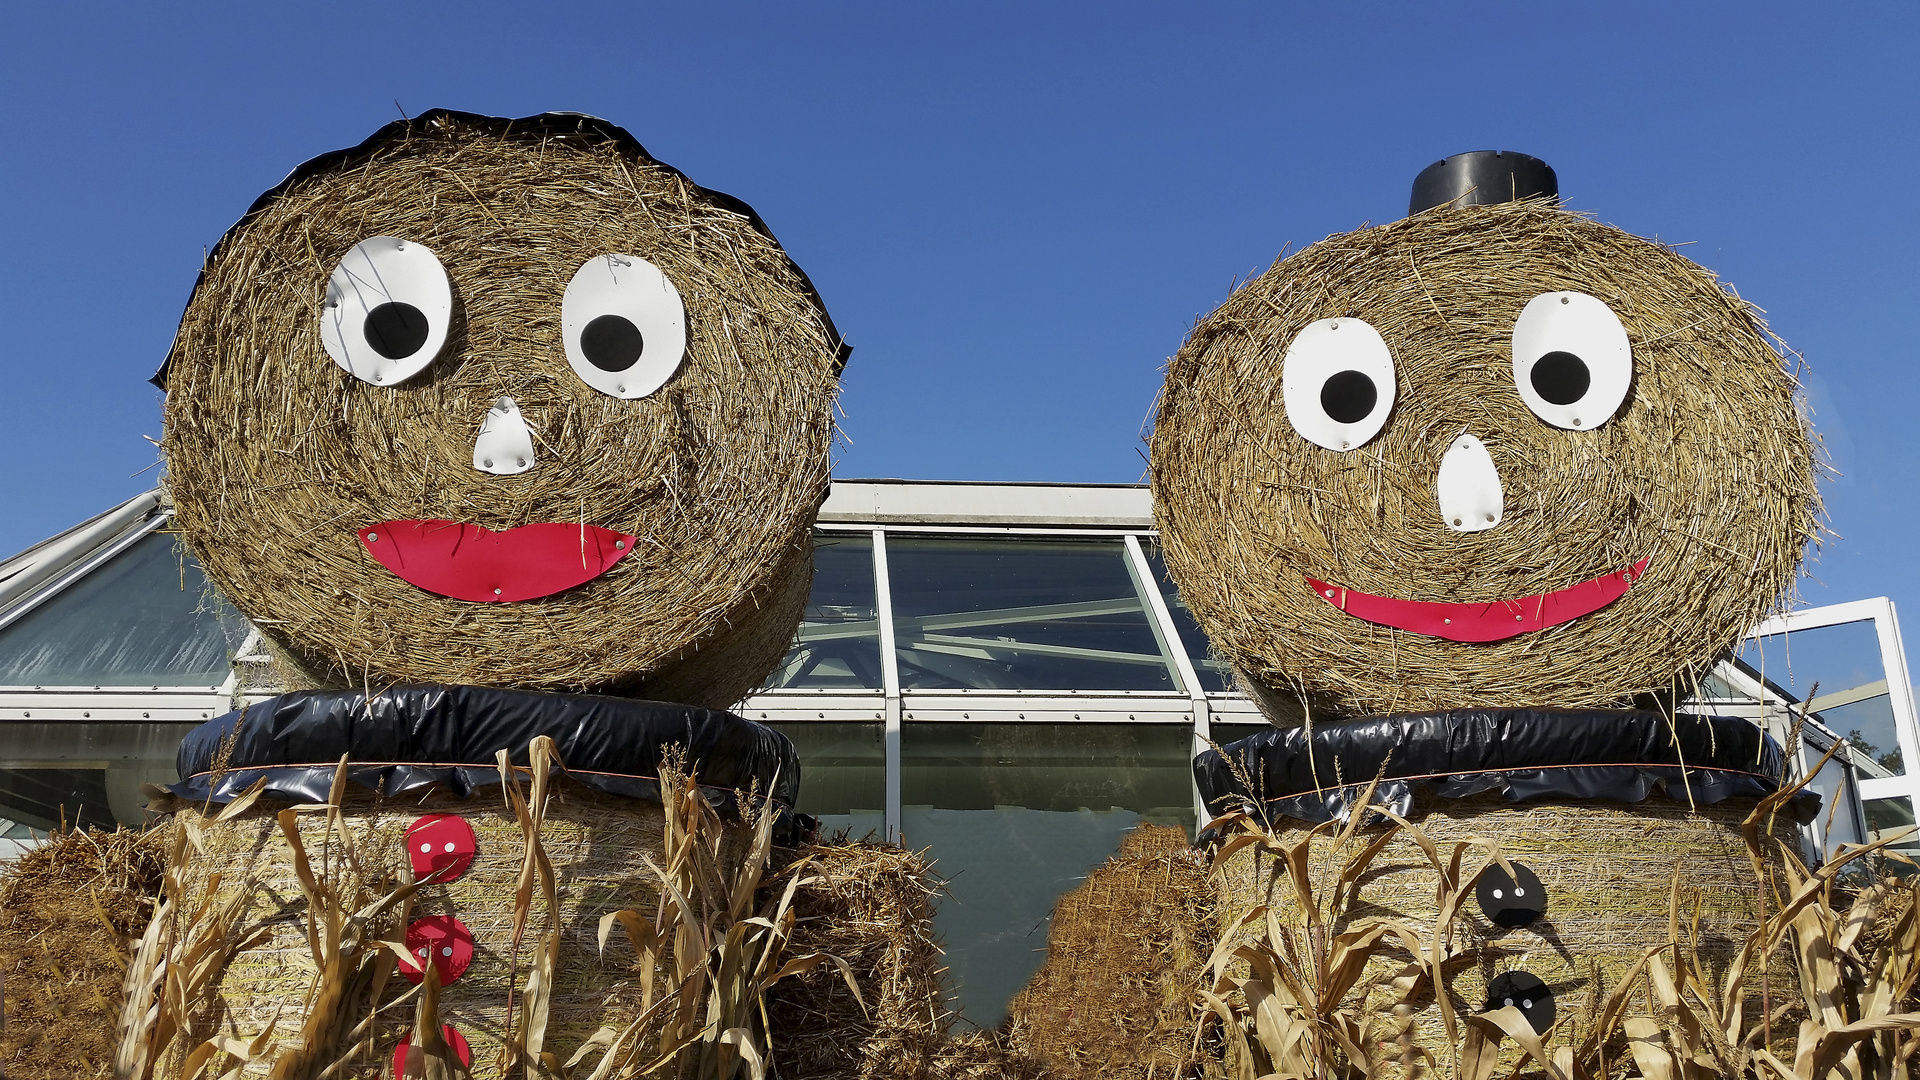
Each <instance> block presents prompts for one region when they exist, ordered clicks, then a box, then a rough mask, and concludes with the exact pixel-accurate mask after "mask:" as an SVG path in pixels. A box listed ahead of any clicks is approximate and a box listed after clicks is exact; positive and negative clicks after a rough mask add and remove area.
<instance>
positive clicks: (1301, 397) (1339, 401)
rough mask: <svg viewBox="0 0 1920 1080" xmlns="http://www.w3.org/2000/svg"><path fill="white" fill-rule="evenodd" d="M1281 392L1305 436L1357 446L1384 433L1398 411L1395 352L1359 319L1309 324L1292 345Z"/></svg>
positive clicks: (1335, 445)
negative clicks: (1394, 369)
mask: <svg viewBox="0 0 1920 1080" xmlns="http://www.w3.org/2000/svg"><path fill="white" fill-rule="evenodd" d="M1280 391H1281V394H1282V396H1283V397H1284V399H1285V401H1286V405H1287V422H1288V423H1291V424H1292V425H1293V430H1295V431H1297V432H1299V433H1300V435H1301V437H1302V438H1304V439H1306V440H1307V441H1308V442H1310V443H1313V444H1314V445H1315V446H1324V447H1326V448H1327V449H1329V450H1351V449H1353V448H1354V447H1356V446H1361V445H1363V444H1365V443H1366V442H1367V441H1368V440H1370V439H1372V438H1373V437H1374V436H1375V435H1378V434H1380V429H1381V428H1382V427H1384V426H1385V425H1386V422H1387V414H1388V413H1390V412H1392V411H1393V394H1394V379H1393V354H1392V353H1390V352H1388V351H1387V343H1386V342H1385V341H1382V340H1381V338H1380V332H1379V331H1377V330H1375V329H1374V328H1373V327H1371V326H1368V325H1367V324H1366V323H1364V322H1361V321H1360V320H1359V319H1321V320H1319V321H1318V322H1313V323H1308V324H1307V325H1306V327H1305V328H1304V329H1302V330H1301V331H1300V333H1299V334H1297V335H1295V336H1294V339H1293V344H1291V345H1289V346H1287V355H1286V359H1285V360H1283V361H1281V365H1280Z"/></svg>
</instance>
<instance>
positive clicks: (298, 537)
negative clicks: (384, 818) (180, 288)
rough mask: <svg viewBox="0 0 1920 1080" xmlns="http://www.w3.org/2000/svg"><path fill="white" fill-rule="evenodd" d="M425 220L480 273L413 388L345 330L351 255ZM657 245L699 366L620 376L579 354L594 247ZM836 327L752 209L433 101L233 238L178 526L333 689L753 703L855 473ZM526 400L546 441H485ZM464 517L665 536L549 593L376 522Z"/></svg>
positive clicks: (423, 236) (176, 393) (191, 397)
mask: <svg viewBox="0 0 1920 1080" xmlns="http://www.w3.org/2000/svg"><path fill="white" fill-rule="evenodd" d="M382 234H385V235H393V236H398V237H401V238H403V239H407V240H410V241H412V242H416V243H419V244H424V245H425V246H427V247H428V248H430V249H431V250H432V251H433V252H434V254H435V255H437V256H438V258H439V260H440V262H441V264H442V265H443V266H444V267H445V268H446V271H447V274H448V277H449V279H450V281H451V283H452V287H453V293H454V313H453V318H452V326H451V331H450V334H449V337H448V344H447V346H446V348H445V350H444V351H443V353H442V354H441V355H440V357H439V358H438V359H436V360H435V361H434V362H433V363H432V364H431V365H429V366H428V368H427V369H426V370H425V371H423V372H421V373H420V374H419V375H417V376H415V377H413V378H412V379H410V380H407V381H406V382H404V383H401V384H398V385H395V386H374V385H370V384H367V383H364V382H361V381H360V380H358V379H356V378H354V377H353V376H351V375H349V374H348V373H347V372H345V371H343V370H341V369H340V368H339V367H338V366H337V365H335V364H334V362H333V361H332V360H331V359H330V358H329V357H328V356H327V355H326V353H325V351H324V350H323V348H322V346H321V340H320V318H321V316H320V312H321V304H322V297H323V294H324V290H325V287H326V282H327V279H328V276H329V274H330V273H331V272H332V270H333V268H334V267H335V265H337V264H338V262H339V261H340V259H341V257H342V256H343V255H344V254H345V253H346V252H347V251H348V250H349V249H350V248H352V247H353V245H355V244H356V243H358V242H359V241H361V240H364V239H366V238H368V237H372V236H375V235H382ZM607 253H623V254H629V255H637V256H640V257H642V258H644V259H647V260H649V261H651V262H652V263H654V264H655V265H656V266H658V267H659V268H660V269H661V270H662V271H663V272H664V273H665V274H666V275H667V276H668V277H669V278H670V279H671V280H672V281H673V282H674V284H675V286H676V287H677V288H678V290H679V292H680V294H681V296H682V298H683V300H684V303H685V307H686V313H687V334H688V343H687V353H686V358H685V362H684V364H683V366H682V367H681V369H680V371H679V373H678V374H677V375H675V376H674V377H673V378H672V379H670V380H669V381H668V382H667V384H666V385H665V386H663V387H662V388H661V389H660V390H659V391H657V392H656V393H654V394H653V395H652V396H650V397H647V398H644V399H640V400H632V401H628V400H621V399H617V398H614V397H611V396H608V395H605V394H602V393H599V392H598V391H595V390H593V389H592V388H590V387H588V386H587V385H586V384H585V383H584V382H582V381H581V380H580V379H579V378H578V377H577V376H576V375H575V374H574V372H573V370H572V369H571V368H570V367H569V366H568V364H567V361H566V356H565V351H564V348H563V343H562V340H561V297H562V294H563V292H564V290H565V289H566V287H567V284H568V281H569V280H570V279H571V277H572V275H573V274H574V272H575V270H577V269H578V268H579V267H580V266H581V265H582V264H583V263H584V262H585V261H587V260H588V259H590V258H593V257H595V256H598V255H603V254H607ZM838 346H839V342H838V340H837V338H836V337H835V336H834V335H833V334H832V333H831V331H830V323H829V322H828V321H827V320H826V318H825V313H824V312H823V311H822V310H821V309H820V307H819V305H818V303H817V302H816V301H815V300H814V299H813V298H812V293H811V292H810V291H809V288H808V286H807V285H806V283H805V281H804V279H803V278H802V276H801V275H800V273H799V271H798V269H797V268H796V267H794V265H793V264H792V263H791V262H790V261H789V260H788V258H787V256H786V254H785V253H784V252H783V251H782V250H781V249H780V247H779V246H778V245H777V244H776V243H775V242H774V241H773V240H772V238H771V237H769V236H768V235H766V234H765V233H764V232H762V231H760V230H758V229H755V228H753V227H752V226H751V224H750V223H749V220H748V218H746V217H744V216H743V215H742V214H741V213H739V212H737V211H735V210H731V209H727V208H725V207H722V206H720V205H716V204H715V203H714V202H713V201H712V200H710V199H708V198H706V197H705V196H704V195H703V194H702V193H700V192H699V191H698V190H697V189H695V188H694V187H693V186H692V185H690V184H688V183H687V182H686V181H685V180H683V179H681V178H680V177H679V176H677V175H676V174H674V173H672V172H671V171H670V170H668V169H666V168H664V167H662V166H659V165H657V164H656V163H654V162H652V161H650V160H646V159H644V158H641V157H639V156H638V155H636V154H633V153H630V152H628V151H625V150H622V149H620V148H619V147H618V146H616V145H614V144H612V143H609V142H606V141H604V140H601V139H598V138H597V137H593V136H589V135H586V134H581V135H574V136H569V137H559V136H553V135H541V134H538V133H531V134H529V133H516V132H514V131H513V130H512V129H511V127H510V125H508V124H507V123H506V122H505V121H502V122H499V123H497V124H494V123H474V122H466V121H458V120H453V119H447V118H441V119H439V120H436V121H435V122H433V123H432V124H427V125H417V126H415V127H413V128H412V129H410V130H409V131H407V132H406V133H405V134H403V135H402V136H401V137H398V138H396V140H394V141H392V142H390V143H388V144H385V145H383V146H379V147H376V148H374V149H373V150H372V151H371V152H370V153H369V154H368V155H366V156H364V157H363V158H360V159H355V160H351V161H349V162H347V163H345V164H342V165H341V166H340V167H339V168H336V169H335V170H333V171H330V172H322V173H320V174H318V175H314V176H311V177H308V178H306V179H304V180H302V181H300V182H298V183H296V184H294V185H292V186H291V187H290V188H288V189H287V190H286V191H284V192H283V193H282V194H280V195H279V196H278V197H277V198H276V199H274V200H272V201H271V202H269V203H268V204H267V205H266V206H265V207H264V208H263V209H262V210H261V211H260V212H259V213H258V214H256V215H254V216H252V217H250V218H249V219H248V220H246V221H245V222H244V223H243V224H241V225H240V226H238V227H237V228H236V230H235V231H234V233H232V234H231V235H229V236H228V237H227V239H226V240H225V241H223V243H222V245H221V247H220V249H219V250H218V252H217V253H216V255H215V257H214V258H213V260H212V261H211V262H210V263H209V265H208V266H207V267H206V269H205V277H204V279H203V281H202V283H201V285H200V287H199V289H198V290H197V291H196V293H195V295H194V298H193V301H192V303H191V304H190V306H189V307H188V309H187V311H186V314H185V316H184V317H183V319H182V323H181V327H180V332H179V336H178V338H177V340H176V343H175V346H174V350H173V353H172V355H171V357H170V359H169V366H168V369H167V372H168V373H167V404H166V438H165V443H164V445H165V449H166V454H167V460H168V464H169V480H168V486H169V488H170V490H171V492H172V496H173V499H174V503H175V506H176V507H177V513H178V518H177V519H178V521H179V524H180V526H181V528H182V530H183V531H184V533H185V535H186V538H187V541H188V543H189V544H190V545H191V547H192V548H193V549H194V552H195V554H196V555H197V556H198V557H199V558H200V560H201V562H202V564H203V565H204V566H205V567H206V569H207V572H208V575H209V576H210V577H211V578H212V580H213V581H214V582H215V584H217V585H218V587H219V588H220V590H221V591H222V592H223V593H224V594H225V595H226V596H227V597H228V598H230V599H231V600H232V601H233V603H234V604H235V606H236V607H238V608H239V609H240V610H241V611H243V612H244V613H246V614H247V615H248V616H249V617H250V618H252V619H253V620H254V622H255V623H256V624H257V625H258V626H259V627H260V628H261V630H262V631H263V633H265V634H266V635H267V636H268V637H269V638H270V639H272V641H273V642H274V644H276V645H277V646H278V647H279V650H280V651H281V652H282V653H283V659H284V660H286V661H287V662H288V663H289V665H290V667H291V670H292V673H293V674H294V675H295V682H297V683H303V684H307V685H316V686H343V685H353V686H360V685H364V684H374V685H384V684H389V683H395V682H403V681H439V682H459V683H471V684H477V685H488V686H514V687H525V688H531V689H554V690H570V691H582V690H597V691H603V692H615V693H629V694H633V695H636V696H651V697H658V698H664V699H669V700H678V701H684V702H687V703H689V704H698V705H706V706H712V707H724V706H727V705H730V704H732V703H733V702H735V701H737V700H739V699H740V698H741V697H743V696H744V695H745V694H746V693H748V692H749V691H751V690H752V689H753V688H754V687H756V686H757V685H758V684H759V683H760V682H761V681H762V679H764V677H765V676H766V674H767V672H769V671H770V670H771V669H772V667H773V665H774V664H775V663H776V662H777V661H778V659H779V657H780V656H781V655H782V654H783V653H784V651H785V649H786V646H787V644H788V642H789V641H790V639H791V637H792V634H793V630H794V627H795V625H796V624H797V622H798V619H799V615H800V611H801V608H802V606H803V605H804V603H805V598H806V593H807V588H808V583H809V580H810V576H811V575H810V570H811V548H810V544H809V537H808V529H809V527H810V525H811V523H812V520H813V515H814V512H815V511H816V510H817V508H818V506H819V504H820V501H821V500H822V499H823V498H824V497H825V495H826V490H827V488H826V485H827V473H828V451H829V444H830V440H831V437H832V405H833V395H834V392H835V389H836V386H837V357H836V350H837V348H838ZM502 396H506V397H511V398H513V400H514V401H515V402H516V403H517V404H518V407H519V409H520V411H521V413H522V414H523V416H524V417H525V418H526V421H527V423H528V425H529V427H530V428H531V429H532V431H533V434H534V444H535V453H536V459H537V464H536V465H535V466H534V467H533V468H532V469H531V470H530V471H528V472H526V473H523V474H520V475H517V476H506V477H502V476H493V475H489V474H486V473H483V472H480V471H479V470H477V469H475V468H474V466H473V463H472V453H473V445H474V438H475V436H476V434H477V433H478V431H479V429H480V424H481V422H482V419H483V417H484V416H485V415H486V412H487V409H488V407H489V406H490V405H491V404H492V403H493V402H494V401H495V400H496V399H498V398H500V397H502ZM389 520H449V521H456V522H463V523H471V524H476V525H480V526H484V527H486V528H488V529H492V530H496V531H501V530H506V529H509V528H513V527H515V526H519V525H524V524H530V523H541V522H558V523H567V524H572V523H581V524H586V525H596V526H601V527H604V528H608V529H613V530H617V531H620V532H626V533H631V534H634V535H636V536H638V537H639V539H638V541H637V542H636V543H635V545H634V550H632V551H631V552H630V553H628V554H627V555H625V556H624V557H623V558H622V559H621V560H620V561H619V562H618V563H616V564H615V565H614V566H613V567H612V568H611V569H610V570H609V571H608V572H607V573H606V574H604V575H602V576H601V577H599V578H597V579H595V580H592V581H589V582H588V583H586V584H585V585H581V586H579V587H577V588H574V589H572V590H569V591H567V592H563V593H559V594H556V595H553V596H548V597H545V598H541V599H535V600H527V601H521V602H517V603H510V604H481V603H469V602H465V601H459V600H453V599H449V598H446V597H442V596H438V595H434V594H432V593H428V592H426V591H424V590H421V589H418V588H415V587H414V586H412V585H410V584H407V583H406V582H405V581H402V580H401V579H399V578H398V577H396V576H394V575H393V574H392V573H389V572H388V571H387V570H386V569H385V568H384V567H382V566H381V565H380V564H378V563H377V562H375V561H374V560H373V559H372V558H371V557H370V556H369V555H368V554H367V552H366V551H365V550H364V549H363V548H362V547H361V545H360V543H359V541H358V539H357V538H356V535H355V531H354V530H355V529H356V528H358V527H362V526H365V525H369V524H374V523H378V522H382V521H389Z"/></svg>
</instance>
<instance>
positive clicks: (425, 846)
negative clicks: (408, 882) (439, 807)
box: [407, 814, 479, 885]
mask: <svg viewBox="0 0 1920 1080" xmlns="http://www.w3.org/2000/svg"><path fill="white" fill-rule="evenodd" d="M478 850H479V845H478V844H477V843H476V842H475V841H474V838H473V826H472V825H469V824H467V819H465V818H463V817H461V816H460V815H458V814H428V815H426V816H425V817H422V818H420V819H419V820H418V821H415V822H414V823H413V824H411V825H409V826H407V857H408V859H409V860H410V861H411V862H412V863H413V879H414V880H415V881H424V880H426V879H427V878H428V877H432V878H433V880H434V881H436V882H439V883H440V884H443V885H444V884H446V883H447V882H449V881H452V880H454V879H455V878H458V877H459V876H460V875H462V874H464V873H466V872H467V868H468V867H470V866H472V865H473V857H474V855H475V854H476V853H477V852H478Z"/></svg>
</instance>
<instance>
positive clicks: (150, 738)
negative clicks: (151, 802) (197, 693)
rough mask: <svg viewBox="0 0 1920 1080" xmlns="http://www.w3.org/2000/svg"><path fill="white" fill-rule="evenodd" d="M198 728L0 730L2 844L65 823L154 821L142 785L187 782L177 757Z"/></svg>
mask: <svg viewBox="0 0 1920 1080" xmlns="http://www.w3.org/2000/svg"><path fill="white" fill-rule="evenodd" d="M194 727H195V725H193V724H154V723H146V724H140V723H85V722H81V723H74V722H64V723H52V724H33V723H20V724H4V725H0V839H21V838H23V837H25V835H26V831H27V830H28V829H34V830H38V831H40V832H46V831H47V830H49V829H52V828H53V827H54V826H56V825H58V824H59V823H60V822H61V821H65V822H66V823H68V824H69V825H72V824H79V825H82V826H92V827H99V828H106V829H111V828H113V826H114V823H115V822H118V823H120V824H122V825H139V824H140V823H141V822H142V821H143V820H144V819H145V817H146V804H147V798H146V796H145V795H144V794H143V793H142V792H141V790H140V787H141V785H142V784H164V783H172V782H173V781H175V780H177V779H179V774H178V773H177V772H176V771H175V770H174V757H175V755H176V754H177V753H178V751H179V748H180V740H181V738H183V737H184V736H185V735H186V733H187V732H188V731H191V730H192V729H193V728H194Z"/></svg>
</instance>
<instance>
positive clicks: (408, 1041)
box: [393, 1024, 473, 1077]
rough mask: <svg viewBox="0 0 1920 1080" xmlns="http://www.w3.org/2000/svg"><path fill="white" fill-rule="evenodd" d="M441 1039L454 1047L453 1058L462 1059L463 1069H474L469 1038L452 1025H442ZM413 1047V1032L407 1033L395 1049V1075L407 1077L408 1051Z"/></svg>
mask: <svg viewBox="0 0 1920 1080" xmlns="http://www.w3.org/2000/svg"><path fill="white" fill-rule="evenodd" d="M440 1037H441V1038H442V1039H445V1040H446V1041H447V1045H449V1046H451V1047H453V1056H454V1057H457V1058H459V1059H460V1066H461V1067H462V1068H466V1069H471V1068H473V1048H472V1047H470V1046H468V1045H467V1037H466V1036H465V1035H462V1034H460V1032H459V1030H458V1029H456V1028H455V1027H454V1026H453V1025H452V1024H441V1025H440ZM412 1046H413V1032H411V1031H409V1032H407V1034H406V1036H405V1037H404V1038H402V1039H401V1040H400V1045H399V1046H396V1047H394V1048H393V1075H394V1076H396V1077H400V1076H405V1075H407V1050H408V1049H409V1048H410V1047H412Z"/></svg>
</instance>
